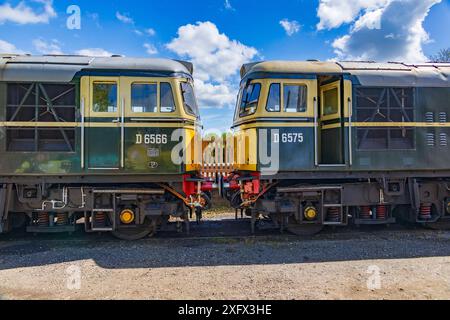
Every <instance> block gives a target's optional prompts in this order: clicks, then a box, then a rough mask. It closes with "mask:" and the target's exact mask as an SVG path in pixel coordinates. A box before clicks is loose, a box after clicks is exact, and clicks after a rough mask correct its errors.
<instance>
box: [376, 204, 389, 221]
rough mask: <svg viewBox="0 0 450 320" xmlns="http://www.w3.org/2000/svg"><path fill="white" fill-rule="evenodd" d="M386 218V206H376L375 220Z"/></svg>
mask: <svg viewBox="0 0 450 320" xmlns="http://www.w3.org/2000/svg"><path fill="white" fill-rule="evenodd" d="M386 218H387V208H386V206H383V205H380V206H377V220H386Z"/></svg>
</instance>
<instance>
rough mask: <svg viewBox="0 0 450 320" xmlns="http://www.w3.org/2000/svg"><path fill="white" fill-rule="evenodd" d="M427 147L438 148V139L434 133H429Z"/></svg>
mask: <svg viewBox="0 0 450 320" xmlns="http://www.w3.org/2000/svg"><path fill="white" fill-rule="evenodd" d="M427 146H429V147H434V146H436V137H435V135H434V133H427Z"/></svg>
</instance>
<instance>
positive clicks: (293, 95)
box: [284, 85, 307, 113]
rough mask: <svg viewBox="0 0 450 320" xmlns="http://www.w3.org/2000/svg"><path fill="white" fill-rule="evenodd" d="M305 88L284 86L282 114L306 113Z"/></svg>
mask: <svg viewBox="0 0 450 320" xmlns="http://www.w3.org/2000/svg"><path fill="white" fill-rule="evenodd" d="M306 105H307V87H306V86H302V85H285V86H284V112H287V113H296V112H306Z"/></svg>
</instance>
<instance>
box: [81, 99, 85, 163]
mask: <svg viewBox="0 0 450 320" xmlns="http://www.w3.org/2000/svg"><path fill="white" fill-rule="evenodd" d="M84 112H85V100H84V97H83V98H81V169H84V166H85V164H84V134H85V132H84V130H85V118H84Z"/></svg>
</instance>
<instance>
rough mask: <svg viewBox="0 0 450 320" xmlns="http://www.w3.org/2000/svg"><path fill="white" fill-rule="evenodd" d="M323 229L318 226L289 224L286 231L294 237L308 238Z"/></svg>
mask: <svg viewBox="0 0 450 320" xmlns="http://www.w3.org/2000/svg"><path fill="white" fill-rule="evenodd" d="M323 228H324V227H323V226H322V225H320V224H304V225H301V224H290V225H288V227H287V228H286V229H287V231H289V232H290V233H292V234H294V235H296V236H300V237H310V236H314V235H316V234H318V233H320V232H321V231H322V230H323Z"/></svg>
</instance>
